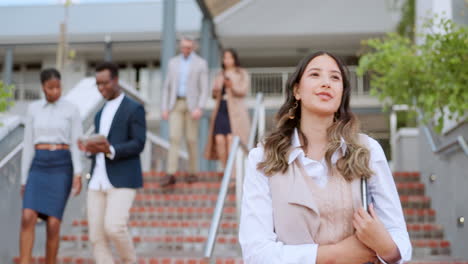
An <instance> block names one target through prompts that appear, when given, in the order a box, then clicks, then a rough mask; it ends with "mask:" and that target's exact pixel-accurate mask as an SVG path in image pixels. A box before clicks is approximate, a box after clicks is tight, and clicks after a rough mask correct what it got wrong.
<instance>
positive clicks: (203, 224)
mask: <svg viewBox="0 0 468 264" xmlns="http://www.w3.org/2000/svg"><path fill="white" fill-rule="evenodd" d="M128 225H129V226H130V227H135V228H138V227H153V228H209V227H210V225H211V222H210V221H206V220H192V221H174V220H172V221H135V220H133V221H130V222H129V223H128ZM72 226H74V227H88V220H81V221H79V220H75V221H73V223H72ZM237 226H238V224H237V222H236V221H221V223H220V228H223V229H229V228H237Z"/></svg>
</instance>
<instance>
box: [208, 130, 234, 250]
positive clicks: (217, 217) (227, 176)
mask: <svg viewBox="0 0 468 264" xmlns="http://www.w3.org/2000/svg"><path fill="white" fill-rule="evenodd" d="M239 142H240V140H239V136H235V137H234V138H233V139H232V145H231V151H230V152H229V158H228V161H227V164H226V169H225V170H224V176H223V180H222V181H221V187H220V190H219V195H218V200H217V201H216V207H215V211H214V213H213V218H212V220H211V227H210V232H209V234H208V239H207V242H206V248H205V252H204V255H203V256H204V257H205V258H206V259H209V258H211V256H212V255H213V249H214V245H215V240H216V235H217V233H218V227H219V223H220V222H221V216H222V215H223V208H224V201H225V200H226V195H227V192H228V187H229V181H230V180H231V173H232V168H233V165H234V160H235V158H236V152H237V149H238V148H239ZM238 173H240V172H238Z"/></svg>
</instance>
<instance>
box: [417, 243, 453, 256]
mask: <svg viewBox="0 0 468 264" xmlns="http://www.w3.org/2000/svg"><path fill="white" fill-rule="evenodd" d="M411 244H412V245H413V256H415V257H421V258H423V257H424V256H429V255H444V256H449V255H450V242H449V241H447V240H443V239H411Z"/></svg>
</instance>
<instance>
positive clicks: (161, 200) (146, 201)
mask: <svg viewBox="0 0 468 264" xmlns="http://www.w3.org/2000/svg"><path fill="white" fill-rule="evenodd" d="M217 200H218V195H217V194H137V195H136V197H135V201H134V206H138V207H142V206H155V207H159V206H169V205H170V206H177V207H213V206H214V205H215V204H216V201H217ZM235 203H236V196H235V195H234V194H228V195H227V196H226V200H225V205H226V206H235Z"/></svg>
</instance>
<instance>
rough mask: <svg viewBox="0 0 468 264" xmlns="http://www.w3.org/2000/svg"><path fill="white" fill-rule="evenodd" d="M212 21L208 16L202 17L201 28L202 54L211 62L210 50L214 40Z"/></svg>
mask: <svg viewBox="0 0 468 264" xmlns="http://www.w3.org/2000/svg"><path fill="white" fill-rule="evenodd" d="M212 29H213V27H212V22H211V20H210V19H209V18H207V17H206V16H204V17H203V19H202V28H201V34H200V36H201V40H200V46H201V47H200V55H201V56H202V57H203V58H204V59H205V60H206V61H207V62H208V63H209V62H210V55H211V54H210V51H211V48H212V45H211V44H212V41H211V39H212V38H213V34H212Z"/></svg>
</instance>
